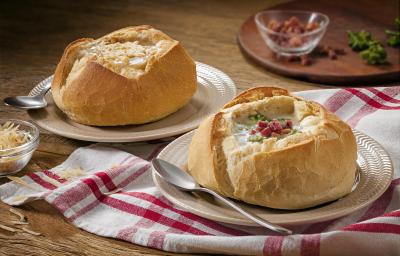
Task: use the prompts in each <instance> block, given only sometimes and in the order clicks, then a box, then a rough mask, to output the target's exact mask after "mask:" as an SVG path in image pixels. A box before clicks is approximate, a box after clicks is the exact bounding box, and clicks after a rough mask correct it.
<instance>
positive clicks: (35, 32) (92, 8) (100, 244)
mask: <svg viewBox="0 0 400 256" xmlns="http://www.w3.org/2000/svg"><path fill="white" fill-rule="evenodd" d="M280 2H282V1H280V0H270V1H264V0H257V1H240V0H237V1H217V0H207V1H163V0H157V1H106V0H104V1H103V0H102V1H91V2H90V1H67V0H65V1H51V0H42V1H33V0H23V1H13V0H2V1H0V10H1V12H0V26H1V28H0V98H1V99H2V98H4V97H6V96H9V95H24V94H27V93H28V92H29V91H30V90H31V89H32V87H33V86H34V85H35V84H36V83H38V82H39V81H41V80H42V79H44V78H45V77H47V76H49V75H51V74H52V73H53V72H54V69H55V66H56V64H57V62H58V60H59V58H60V56H61V54H62V51H63V49H64V47H65V46H66V45H67V44H68V43H69V42H71V41H73V40H74V39H77V38H80V37H95V38H96V37H99V36H101V35H103V34H106V33H108V32H111V31H113V30H115V29H118V28H122V27H125V26H129V25H139V24H151V25H153V26H154V27H156V28H159V29H161V30H163V31H164V32H166V33H167V34H168V35H170V36H172V37H173V38H175V39H177V40H179V41H181V42H182V44H183V46H184V47H185V48H186V49H187V51H188V52H189V53H190V54H191V56H192V57H193V58H194V59H195V60H198V61H200V62H203V63H206V64H209V65H212V66H214V67H217V68H219V69H221V70H222V71H224V72H225V73H227V74H228V75H229V76H230V77H231V78H232V79H233V80H234V81H235V83H236V86H237V87H238V88H239V91H240V90H244V89H246V88H249V87H252V86H255V85H278V86H282V87H285V88H288V89H290V90H292V91H297V90H307V89H314V88H319V87H321V88H322V87H326V86H324V85H318V84H310V83H305V82H299V81H295V80H290V79H287V78H283V77H280V76H277V75H274V74H272V73H268V72H266V71H265V70H263V69H262V68H259V67H257V66H256V65H254V64H252V63H251V62H249V61H248V60H246V59H245V57H243V55H242V54H241V53H240V50H239V47H238V46H237V44H236V33H237V31H238V29H239V27H240V25H241V23H242V22H243V21H244V20H245V19H246V18H247V17H248V16H249V15H251V14H252V13H254V12H256V11H258V10H260V9H262V8H265V7H268V6H269V5H274V4H277V3H280ZM0 118H17V119H25V120H28V119H29V118H28V115H27V114H26V112H25V111H22V110H18V109H14V108H11V107H6V106H3V105H2V104H0ZM41 132H42V134H41V137H40V139H41V142H40V146H39V149H38V150H37V151H36V152H35V154H34V156H33V158H32V160H31V161H30V163H29V164H28V165H27V166H26V167H25V169H24V170H23V171H22V172H21V173H19V175H21V176H22V175H24V174H26V173H27V172H32V171H38V170H41V169H46V168H51V167H54V166H55V165H58V164H60V163H61V162H63V161H64V160H65V159H66V158H67V156H68V155H69V154H70V153H71V152H72V151H73V150H74V149H76V148H77V147H81V146H84V145H88V143H86V142H80V141H74V140H70V139H66V138H62V137H59V136H55V135H53V134H50V133H49V132H47V131H45V130H42V131H41ZM5 182H7V179H6V178H0V184H2V183H5ZM8 209H9V206H7V205H5V204H3V203H0V223H3V224H5V223H6V222H7V221H8V220H9V219H10V218H11V216H10V215H11V214H10V212H9V211H8ZM20 210H21V211H22V212H24V214H26V216H27V217H28V219H29V222H30V224H31V226H30V227H31V228H32V229H33V230H36V231H38V232H40V233H42V234H43V235H44V236H40V237H36V236H32V235H29V234H24V233H17V234H14V233H10V232H7V231H3V230H0V255H120V254H121V255H128V254H129V255H172V254H168V253H166V252H162V251H158V250H153V249H149V248H146V247H142V246H137V245H133V244H130V243H127V242H123V241H117V240H114V239H108V238H103V237H99V236H95V235H92V234H90V233H87V232H85V231H82V230H80V229H78V228H76V227H74V226H73V225H71V224H70V223H68V222H67V221H66V220H65V219H64V218H63V216H62V215H61V214H59V213H58V212H57V211H56V210H55V209H53V208H52V207H51V206H49V205H47V204H46V203H45V202H39V201H37V202H34V203H29V204H27V205H24V206H22V207H20Z"/></svg>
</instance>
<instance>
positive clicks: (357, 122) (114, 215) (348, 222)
mask: <svg viewBox="0 0 400 256" xmlns="http://www.w3.org/2000/svg"><path fill="white" fill-rule="evenodd" d="M296 95H299V96H302V97H304V98H308V99H313V100H315V101H318V102H320V103H322V104H323V105H325V106H326V107H327V108H328V109H329V110H331V111H333V112H335V113H337V114H338V115H339V116H340V117H341V118H342V119H344V120H346V121H347V122H348V123H349V124H350V125H351V126H353V127H355V128H356V129H358V130H360V131H362V132H364V133H366V134H368V135H369V136H371V137H373V138H374V139H375V140H377V141H378V142H379V143H381V144H382V145H383V146H384V147H385V148H386V150H387V151H388V152H389V154H390V156H391V158H392V160H393V163H394V167H395V176H394V179H393V181H392V183H391V185H390V186H389V188H388V189H387V191H386V192H385V193H384V194H383V195H382V196H381V197H380V198H379V199H378V200H377V201H375V202H374V203H372V204H371V205H370V206H368V207H365V208H364V209H361V210H358V211H356V212H354V213H352V214H351V215H348V216H345V217H342V218H339V219H336V220H332V221H326V222H322V223H315V224H311V225H305V226H299V227H295V232H296V233H297V234H296V235H291V236H278V235H274V234H272V233H271V232H269V231H267V230H265V229H263V228H258V227H243V226H235V225H227V224H223V223H218V222H214V221H211V220H208V219H204V218H202V217H199V216H196V215H194V214H192V213H190V212H186V211H184V210H182V209H180V208H178V207H176V206H175V205H173V204H172V203H171V202H169V201H168V200H167V199H166V198H164V197H163V196H162V195H161V194H160V192H159V191H158V190H157V188H156V187H155V186H154V184H153V182H152V178H151V173H150V165H149V162H148V161H149V160H151V159H152V158H154V157H155V156H156V155H157V153H158V152H159V151H160V150H161V149H162V148H163V147H164V146H165V145H167V144H168V140H159V141H153V142H142V143H134V144H129V145H128V147H129V148H130V152H133V154H134V155H132V154H129V153H127V152H124V151H122V150H119V149H116V148H113V147H107V146H104V145H100V144H95V145H93V146H90V147H86V148H80V149H77V150H76V151H75V152H73V153H72V154H71V156H70V157H69V158H68V159H67V160H66V161H65V162H64V163H63V164H61V165H59V166H57V167H55V168H53V169H51V170H45V171H41V172H35V173H30V174H28V175H27V176H24V177H22V179H20V180H15V181H12V182H10V183H7V184H4V185H2V186H1V187H0V198H1V200H2V201H3V202H5V203H7V204H9V205H21V204H23V203H25V202H28V201H31V200H36V199H44V200H46V201H47V202H48V203H50V204H51V205H53V206H54V207H56V208H57V209H58V210H59V211H60V212H61V213H62V214H63V215H64V216H65V217H66V218H67V219H68V220H69V221H70V222H71V223H73V224H74V225H76V226H78V227H79V228H81V229H84V230H86V231H88V232H91V233H94V234H97V235H101V236H106V237H112V238H117V239H121V240H125V241H128V242H131V243H135V244H139V245H143V246H149V247H153V248H158V249H161V250H165V251H172V252H186V253H199V252H202V253H225V254H241V255H344V256H345V255H365V256H367V255H400V111H399V110H400V87H398V86H397V87H387V88H365V89H364V88H363V89H360V88H357V89H352V88H347V89H340V90H315V91H305V92H299V93H296ZM126 146H127V145H125V147H126ZM78 166H79V167H80V168H77V167H78ZM38 231H41V230H38ZM44 235H46V233H44Z"/></svg>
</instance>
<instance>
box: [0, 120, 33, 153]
mask: <svg viewBox="0 0 400 256" xmlns="http://www.w3.org/2000/svg"><path fill="white" fill-rule="evenodd" d="M29 140H30V135H29V133H27V132H25V131H21V130H19V125H15V124H14V123H12V122H10V121H7V122H5V123H4V124H3V125H0V150H3V149H10V148H15V147H18V146H20V145H22V144H24V143H26V142H28V141H29Z"/></svg>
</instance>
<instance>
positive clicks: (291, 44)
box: [289, 36, 303, 47]
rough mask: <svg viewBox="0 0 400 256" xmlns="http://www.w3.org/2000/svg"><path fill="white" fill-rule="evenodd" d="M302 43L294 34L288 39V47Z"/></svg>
mask: <svg viewBox="0 0 400 256" xmlns="http://www.w3.org/2000/svg"><path fill="white" fill-rule="evenodd" d="M302 44H303V40H302V39H301V37H299V36H294V37H292V38H290V39H289V46H290V47H299V46H301V45H302Z"/></svg>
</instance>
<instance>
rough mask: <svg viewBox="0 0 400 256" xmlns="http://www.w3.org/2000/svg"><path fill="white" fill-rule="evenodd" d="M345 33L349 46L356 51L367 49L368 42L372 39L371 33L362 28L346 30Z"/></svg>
mask: <svg viewBox="0 0 400 256" xmlns="http://www.w3.org/2000/svg"><path fill="white" fill-rule="evenodd" d="M347 34H348V35H349V46H350V47H351V49H353V51H356V52H359V51H362V50H366V49H368V47H369V42H371V41H373V40H374V39H373V38H372V36H371V34H370V33H369V32H367V31H364V30H361V31H360V32H353V31H351V30H348V31H347Z"/></svg>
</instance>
